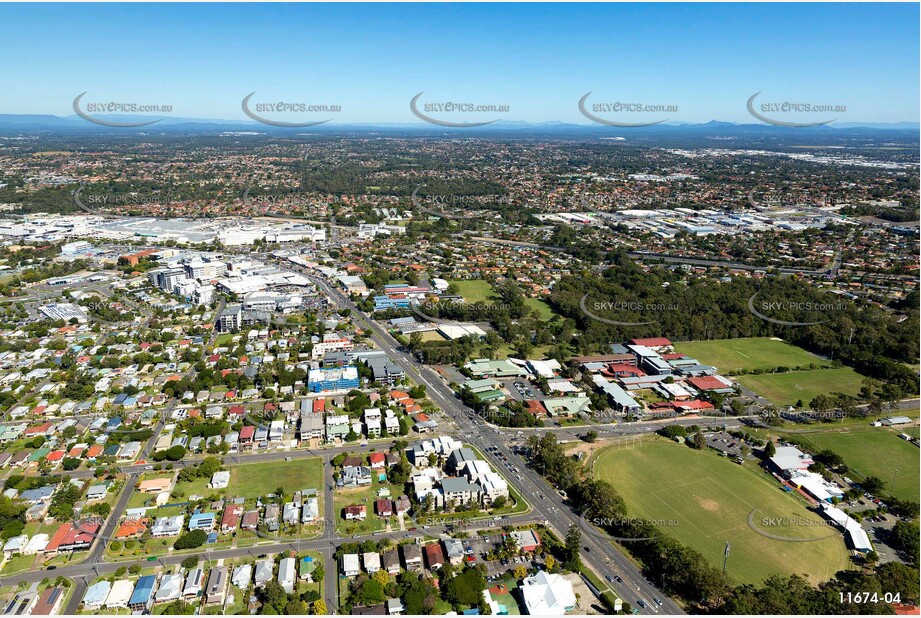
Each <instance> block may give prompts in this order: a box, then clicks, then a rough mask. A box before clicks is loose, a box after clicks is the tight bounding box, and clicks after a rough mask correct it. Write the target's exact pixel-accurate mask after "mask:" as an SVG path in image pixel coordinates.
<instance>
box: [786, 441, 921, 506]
mask: <svg viewBox="0 0 921 618" xmlns="http://www.w3.org/2000/svg"><path fill="white" fill-rule="evenodd" d="M902 432H906V430H905V428H894V429H889V428H886V427H873V426H870V425H869V423H868V424H866V425H857V426H855V425H851V426H848V427H845V428H843V429H839V428H835V427H829V428H823V429H819V430H817V431H814V432H813V431H810V432H805V433H797V434H796V437H797V438H798V439H800V440H804V441H806V442H808V443H809V444H811V445H812V446H813V447H814V449H815V450H816V451H820V450H822V449H831V450H832V451H834V452H835V453H837V454H838V455H840V456H841V457H842V458H843V459H844V463H846V464H847V465H848V467H849V468H850V469H851V470H852V472H853V474H851V475H849V476H850V477H851V478H852V479H853V480H855V481H856V480H859V479H861V478H864V477H867V476H876V477H879V478H881V479H882V480H883V481H885V482H886V492H887V493H891V494H892V495H894V496H895V497H896V498H902V499H908V500H914V501H915V502H918V501H919V498H921V496H919V494H921V491H919V489H918V486H919V484H921V474H919V468H921V466H919V462H918V447H917V446H914V445H913V444H911V443H909V442H908V441H907V440H903V439H902V438H900V437H899V433H902ZM906 433H910V432H906ZM893 481H894V484H893Z"/></svg>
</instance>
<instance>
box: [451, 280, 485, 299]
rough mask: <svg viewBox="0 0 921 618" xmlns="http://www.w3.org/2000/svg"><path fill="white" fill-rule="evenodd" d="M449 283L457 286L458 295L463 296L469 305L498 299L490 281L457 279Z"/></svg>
mask: <svg viewBox="0 0 921 618" xmlns="http://www.w3.org/2000/svg"><path fill="white" fill-rule="evenodd" d="M449 283H453V284H454V285H456V286H457V293H458V294H460V295H461V296H463V297H464V300H465V301H466V302H468V303H485V302H489V301H493V300H495V298H496V296H495V293H494V292H493V289H492V286H491V285H490V284H489V281H484V280H482V279H470V280H461V279H455V280H452V281H449Z"/></svg>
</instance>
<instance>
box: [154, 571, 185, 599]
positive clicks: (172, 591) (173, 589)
mask: <svg viewBox="0 0 921 618" xmlns="http://www.w3.org/2000/svg"><path fill="white" fill-rule="evenodd" d="M182 584H183V577H182V573H173V574H172V575H164V576H163V579H162V580H160V588H158V589H157V594H156V595H154V602H155V603H166V602H169V601H175V600H176V599H178V598H179V597H181V596H182Z"/></svg>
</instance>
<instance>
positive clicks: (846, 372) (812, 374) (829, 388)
mask: <svg viewBox="0 0 921 618" xmlns="http://www.w3.org/2000/svg"><path fill="white" fill-rule="evenodd" d="M737 379H738V381H739V382H740V383H741V384H742V385H743V386H745V387H747V388H750V389H751V390H753V391H755V392H756V393H758V394H759V395H762V396H764V397H767V398H768V399H769V400H770V401H771V402H772V403H774V404H776V405H779V406H792V405H793V404H795V403H796V402H797V401H799V400H802V402H803V403H804V404H805V405H806V406H808V405H809V402H810V401H812V400H813V399H814V398H815V397H816V395H829V394H831V393H844V394H846V395H857V394H858V393H859V392H860V387H861V386H862V383H863V380H864V377H863V376H862V375H860V374H859V373H857V372H856V371H854V370H853V369H851V368H850V367H838V368H836V369H816V370H814V371H791V372H789V373H763V374H761V375H744V376H738V378H737Z"/></svg>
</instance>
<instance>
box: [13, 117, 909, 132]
mask: <svg viewBox="0 0 921 618" xmlns="http://www.w3.org/2000/svg"><path fill="white" fill-rule="evenodd" d="M94 118H98V119H100V120H103V121H106V122H114V123H141V122H150V121H152V120H157V121H158V122H157V123H156V124H152V125H147V126H144V127H108V126H103V125H97V124H94V123H92V122H89V121H87V120H84V119H83V118H80V117H79V116H77V115H70V116H53V115H50V114H0V131H3V132H10V131H14V132H19V131H55V130H59V131H89V132H98V131H107V132H110V131H129V132H130V131H136V132H141V133H149V132H183V131H187V132H256V133H272V134H275V133H284V134H292V133H294V134H296V133H341V132H366V131H400V132H411V131H419V132H425V133H439V134H441V133H452V134H457V133H458V132H460V131H463V132H481V133H496V132H502V133H515V132H520V133H529V134H547V135H552V134H569V135H572V134H582V135H586V136H594V135H599V136H612V137H614V136H625V137H629V136H630V135H636V134H644V133H645V134H657V135H662V134H665V133H672V134H712V135H724V136H733V135H739V136H752V135H753V134H777V133H791V132H796V133H799V134H801V135H802V134H803V133H804V132H812V133H816V134H822V133H824V134H827V133H841V132H855V131H856V132H860V133H864V134H866V133H868V132H889V131H898V132H909V131H914V132H916V133H917V132H918V131H919V130H921V124H919V123H917V122H894V123H860V122H835V123H832V124H829V125H824V126H819V127H804V128H787V127H778V126H774V125H769V124H761V123H751V124H742V123H732V122H721V121H718V120H711V121H710V122H705V123H696V124H695V123H680V122H664V123H662V124H659V125H654V126H649V127H629V128H621V127H609V126H604V125H599V124H590V123H587V124H576V123H568V122H558V121H550V122H535V123H531V122H523V121H514V120H499V121H497V122H494V123H492V124H489V125H484V126H481V127H470V128H463V129H458V128H445V127H440V126H436V125H429V124H426V123H424V122H412V123H411V122H407V123H374V122H368V123H340V124H336V123H332V122H330V123H326V124H322V125H315V126H311V127H275V126H270V125H265V124H261V123H258V122H254V121H251V120H219V119H206V118H182V117H176V116H154V115H150V116H142V115H121V114H97V115H94Z"/></svg>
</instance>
